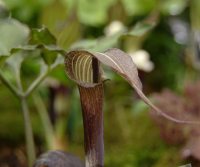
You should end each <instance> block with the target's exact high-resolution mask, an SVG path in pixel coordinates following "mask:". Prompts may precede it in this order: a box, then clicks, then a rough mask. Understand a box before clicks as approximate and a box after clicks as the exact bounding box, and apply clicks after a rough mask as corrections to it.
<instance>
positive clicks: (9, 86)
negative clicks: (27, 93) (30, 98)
mask: <svg viewBox="0 0 200 167" xmlns="http://www.w3.org/2000/svg"><path fill="white" fill-rule="evenodd" d="M0 80H1V81H2V82H3V84H4V85H5V86H6V87H7V88H8V89H9V90H10V91H11V92H12V93H13V94H14V95H15V96H16V97H17V98H19V97H20V96H23V95H22V93H21V92H19V91H18V90H17V89H16V88H15V87H14V86H13V85H12V84H11V83H9V82H8V80H7V79H6V78H5V77H4V75H3V74H2V72H1V71H0Z"/></svg>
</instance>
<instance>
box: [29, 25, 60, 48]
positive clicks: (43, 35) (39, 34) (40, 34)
mask: <svg viewBox="0 0 200 167" xmlns="http://www.w3.org/2000/svg"><path fill="white" fill-rule="evenodd" d="M29 43H30V44H33V45H34V44H35V45H38V44H43V45H55V44H56V38H55V37H54V36H53V35H52V34H51V33H50V31H49V30H48V29H47V28H45V27H42V28H40V29H32V30H31V39H30V41H29Z"/></svg>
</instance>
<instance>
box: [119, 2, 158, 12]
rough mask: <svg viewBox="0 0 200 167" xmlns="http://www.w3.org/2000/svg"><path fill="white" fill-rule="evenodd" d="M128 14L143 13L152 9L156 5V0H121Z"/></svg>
mask: <svg viewBox="0 0 200 167" xmlns="http://www.w3.org/2000/svg"><path fill="white" fill-rule="evenodd" d="M122 3H123V5H124V8H125V9H126V12H127V13H128V15H143V14H146V13H148V12H150V11H152V10H153V9H154V8H155V6H156V5H157V4H156V3H157V1H156V0H123V1H122Z"/></svg>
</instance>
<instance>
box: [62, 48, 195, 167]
mask: <svg viewBox="0 0 200 167" xmlns="http://www.w3.org/2000/svg"><path fill="white" fill-rule="evenodd" d="M101 63H102V64H104V65H107V66H109V67H111V68H112V69H113V70H114V71H116V72H117V73H118V74H120V75H121V76H122V77H123V78H124V79H125V80H126V81H128V83H130V85H131V86H132V87H133V88H134V89H135V90H136V92H137V94H138V95H139V96H140V97H141V99H142V100H143V101H144V102H145V103H147V104H148V105H149V106H150V107H152V108H153V109H154V111H156V112H157V113H158V114H160V115H162V116H164V117H165V118H167V119H169V120H171V121H174V122H177V123H195V122H190V121H183V120H177V119H175V118H173V117H171V116H169V115H167V114H165V113H164V112H162V111H161V110H160V109H158V108H157V107H156V106H154V105H153V104H152V103H151V101H150V100H149V99H148V98H147V97H146V96H145V95H144V94H143V92H142V84H141V82H140V79H139V77H138V71H137V68H136V66H135V64H134V63H133V61H132V58H131V57H130V56H129V55H128V54H126V53H124V52H123V51H121V50H120V49H116V48H114V49H109V50H107V51H106V52H104V53H100V52H88V51H84V50H76V51H70V52H69V53H68V54H67V55H66V57H65V68H66V73H67V75H68V76H69V77H70V79H72V80H74V81H75V82H76V83H77V84H78V88H79V92H80V99H81V106H82V115H83V124H84V139H85V142H84V143H85V154H86V155H85V165H86V167H103V166H104V163H103V156H104V146H103V112H102V108H103V81H104V80H103V77H102V68H101Z"/></svg>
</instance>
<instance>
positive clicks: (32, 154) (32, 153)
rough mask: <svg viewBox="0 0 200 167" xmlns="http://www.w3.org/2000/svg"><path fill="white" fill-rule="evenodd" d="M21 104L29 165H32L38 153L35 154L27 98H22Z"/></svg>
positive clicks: (30, 166)
mask: <svg viewBox="0 0 200 167" xmlns="http://www.w3.org/2000/svg"><path fill="white" fill-rule="evenodd" d="M21 106H22V111H23V115H24V125H25V137H26V147H27V148H26V150H27V156H28V164H29V167H32V165H33V162H34V161H35V155H36V154H35V146H34V138H33V131H32V126H31V119H30V112H29V109H28V105H27V101H26V98H21Z"/></svg>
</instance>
